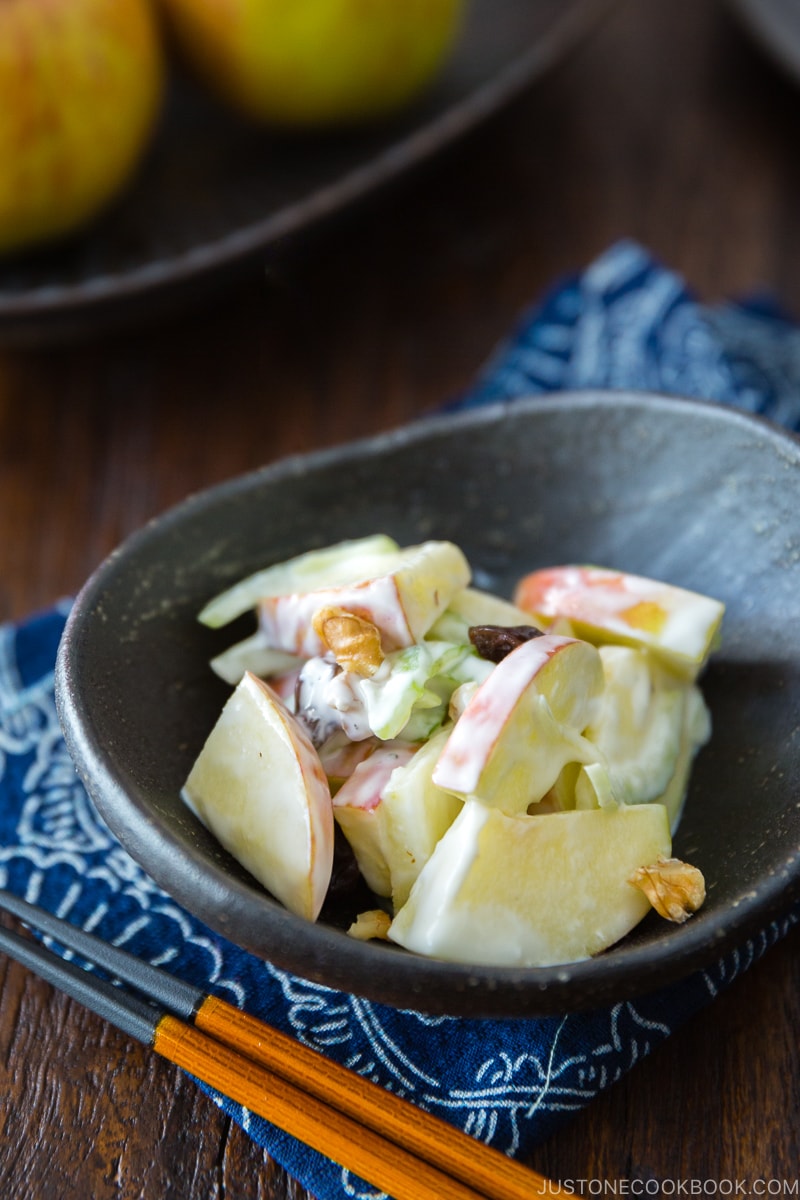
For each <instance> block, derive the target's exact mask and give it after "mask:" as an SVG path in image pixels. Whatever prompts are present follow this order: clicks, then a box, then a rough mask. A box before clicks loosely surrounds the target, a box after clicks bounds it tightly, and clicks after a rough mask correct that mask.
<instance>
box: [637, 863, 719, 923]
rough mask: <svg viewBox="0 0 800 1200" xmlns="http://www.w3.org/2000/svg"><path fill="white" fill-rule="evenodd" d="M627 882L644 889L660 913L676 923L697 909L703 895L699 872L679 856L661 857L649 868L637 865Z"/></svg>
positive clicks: (701, 878) (704, 890)
mask: <svg viewBox="0 0 800 1200" xmlns="http://www.w3.org/2000/svg"><path fill="white" fill-rule="evenodd" d="M629 882H630V883H632V884H633V885H634V887H638V888H640V889H641V891H643V892H644V894H645V896H646V897H647V899H648V900H649V901H650V903H651V904H652V906H653V908H654V909H655V910H656V912H657V913H658V914H659V916H661V917H665V918H666V920H668V921H676V922H677V923H678V924H682V923H683V922H684V921H686V920H688V918H689V917H690V916H691V915H692V913H694V912H697V910H698V908H699V907H700V905H701V904H702V903H703V901H704V900H705V898H706V884H705V880H704V879H703V874H702V872H701V871H698V869H697V867H692V866H690V865H689V863H685V862H681V860H680V859H679V858H660V859H659V860H658V862H655V863H652V864H651V865H650V866H649V867H637V869H636V870H635V871H634V873H633V874H632V875H631V877H630V880H629Z"/></svg>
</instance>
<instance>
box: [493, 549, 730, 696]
mask: <svg viewBox="0 0 800 1200" xmlns="http://www.w3.org/2000/svg"><path fill="white" fill-rule="evenodd" d="M514 602H515V603H516V604H517V605H518V606H519V607H520V608H522V609H525V611H526V612H529V613H531V615H532V616H533V617H534V618H535V619H536V620H537V621H540V622H542V623H543V624H544V625H550V624H551V623H552V622H553V621H556V620H566V621H568V622H569V624H570V626H571V627H572V629H573V631H574V633H575V634H576V636H577V637H582V638H586V639H587V640H588V641H591V642H595V643H602V642H619V643H621V644H623V645H629V646H643V647H645V648H646V649H649V650H651V651H652V652H653V653H655V654H657V655H658V656H659V657H660V658H661V659H662V660H663V661H665V662H666V663H667V664H668V665H669V666H670V667H671V668H672V669H673V670H675V671H677V672H678V673H679V674H681V675H684V676H686V677H687V678H690V679H693V678H695V677H696V676H697V674H698V672H699V671H700V670H701V668H702V667H703V666H704V665H705V662H706V659H707V658H708V655H709V652H710V651H711V649H712V648H713V646H714V644H715V641H716V639H717V637H718V634H719V629H720V624H721V622H722V617H723V614H724V611H725V609H724V605H723V604H721V603H720V602H719V601H718V600H714V599H712V598H710V597H709V596H703V595H700V594H699V593H697V592H691V591H688V590H687V589H685V588H679V587H674V586H673V585H671V584H668V583H659V582H657V581H655V580H652V579H646V578H644V577H642V576H640V575H628V574H625V573H623V572H621V571H611V570H608V569H607V568H604V567H591V566H588V567H584V566H564V567H549V568H545V569H544V570H541V571H533V572H532V573H531V574H530V575H526V576H525V578H524V579H521V580H520V582H519V583H518V585H517V588H516V590H515V593H514Z"/></svg>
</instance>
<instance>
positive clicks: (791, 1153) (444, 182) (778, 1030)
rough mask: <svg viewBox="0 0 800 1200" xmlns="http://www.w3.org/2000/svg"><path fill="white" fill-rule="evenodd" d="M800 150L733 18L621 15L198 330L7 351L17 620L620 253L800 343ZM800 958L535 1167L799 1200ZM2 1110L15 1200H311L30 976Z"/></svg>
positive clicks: (458, 373)
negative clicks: (745, 296)
mask: <svg viewBox="0 0 800 1200" xmlns="http://www.w3.org/2000/svg"><path fill="white" fill-rule="evenodd" d="M799 145H800V86H798V85H796V84H795V83H794V82H793V81H792V80H790V79H788V78H786V77H784V76H783V75H782V74H781V73H780V71H778V70H777V69H776V68H774V67H773V66H772V64H771V63H770V62H768V61H767V60H766V58H764V57H762V55H761V53H760V52H759V51H758V50H757V49H756V48H755V47H754V46H752V45H751V43H750V42H749V40H748V39H747V38H746V37H745V36H744V35H743V33H742V32H741V31H740V29H739V28H738V26H737V24H736V22H735V21H734V20H733V18H732V17H731V15H730V13H729V12H728V11H727V9H726V7H725V5H724V4H722V3H715V2H714V0H625V2H622V3H620V4H619V6H618V7H617V8H616V10H615V11H614V13H613V14H612V16H611V17H610V18H609V19H608V21H607V22H606V23H605V25H604V27H603V28H602V29H601V30H600V31H599V32H598V33H597V34H596V35H595V36H594V37H593V38H592V39H591V41H590V42H589V43H588V44H586V45H585V46H584V47H583V48H582V49H581V50H580V51H579V52H578V53H576V54H575V55H574V56H573V57H572V58H571V59H570V61H569V62H568V63H566V64H564V65H563V66H562V67H560V68H559V69H558V70H557V71H556V72H554V73H553V74H552V75H551V76H550V77H549V78H548V79H546V80H545V81H544V82H542V83H541V84H539V85H537V87H536V88H535V89H533V90H532V91H531V92H530V93H529V94H527V95H526V96H525V97H524V98H523V99H521V100H520V101H518V102H516V103H515V104H514V105H513V106H512V107H511V108H510V109H509V110H508V111H506V112H505V113H503V114H502V115H501V116H500V117H498V118H497V119H494V120H492V122H491V123H490V124H489V125H487V126H486V127H484V128H483V129H482V130H480V131H479V132H478V133H477V134H475V135H474V136H471V137H470V138H469V139H468V141H466V142H465V143H464V144H462V145H460V146H459V147H457V148H454V149H452V150H451V151H449V152H448V153H447V154H446V155H445V156H444V157H443V158H442V159H441V160H439V161H437V162H436V163H433V164H430V165H429V166H428V167H426V168H425V169H424V170H423V171H421V172H419V173H417V174H415V175H414V177H413V178H409V179H407V180H406V181H405V182H404V183H403V184H402V185H401V186H399V187H397V188H393V189H392V190H391V191H388V192H386V193H384V194H382V195H380V196H378V197H377V198H375V199H374V200H373V201H372V202H370V204H369V205H368V206H364V207H361V208H360V209H358V210H357V211H354V212H351V213H349V214H348V215H346V216H344V217H341V218H339V219H337V220H336V221H335V222H333V223H331V224H328V225H326V226H325V227H324V228H320V229H317V230H315V231H314V232H313V233H312V234H309V235H307V236H305V237H304V238H303V239H302V240H301V241H299V242H297V243H289V244H286V245H284V246H282V247H280V248H279V250H278V251H276V253H275V255H274V256H271V257H270V259H269V261H267V262H265V263H264V264H263V270H259V272H257V273H256V274H255V275H254V276H253V277H252V278H249V279H245V280H243V281H242V282H241V283H239V284H236V285H235V286H234V287H232V288H230V289H229V290H227V291H226V292H225V293H224V294H220V295H218V296H216V297H214V298H213V299H212V300H211V301H205V302H204V305H203V307H202V308H201V307H198V308H196V309H195V310H194V311H190V312H183V313H181V314H178V315H176V316H175V317H174V318H171V319H169V320H164V319H162V320H160V321H159V322H158V323H153V324H152V325H151V326H150V327H146V328H138V329H135V330H130V331H127V332H121V333H118V334H115V335H114V336H104V337H102V338H96V339H92V338H85V339H84V340H83V341H82V342H81V343H79V344H64V345H60V346H56V347H50V348H48V347H43V346H39V347H27V348H24V349H14V348H6V349H3V350H0V548H1V549H0V553H1V554H2V570H1V571H0V619H4V620H5V619H16V618H21V617H24V616H26V615H27V614H28V613H30V612H31V611H32V610H35V609H37V608H43V607H46V606H48V605H50V604H51V603H53V602H54V601H55V600H56V599H58V598H59V597H61V596H64V595H68V594H72V593H74V592H75V591H76V589H77V588H78V587H79V586H80V585H81V583H82V582H83V580H84V579H85V577H86V576H87V575H88V574H89V572H90V571H91V570H92V569H93V568H94V567H95V566H96V565H97V564H98V563H99V562H100V560H101V559H102V558H103V557H104V556H105V555H106V554H107V553H108V552H109V551H110V550H111V549H112V548H113V547H114V545H115V544H116V543H117V542H119V541H120V539H121V538H123V537H124V536H125V535H126V534H127V533H129V532H130V531H132V530H133V529H135V528H137V527H138V526H140V525H141V524H142V523H143V522H144V521H145V520H147V518H148V517H150V516H152V515H154V514H156V513H158V512H159V511H161V510H162V509H164V508H165V507H166V506H168V505H170V504H172V503H173V502H175V501H177V500H179V499H181V498H182V497H183V496H185V495H186V494H187V493H188V492H191V491H194V490H196V489H198V488H200V487H204V486H206V485H209V484H211V483H214V482H216V481H218V480H221V479H224V478H227V477H229V476H231V475H233V474H236V473H238V472H241V471H243V470H246V469H248V468H251V467H255V466H258V465H261V464H262V463H265V462H268V461H270V460H272V459H274V458H276V457H279V456H281V455H284V454H286V453H290V452H295V451H302V450H305V449H309V448H312V447H318V446H325V445H331V444H333V443H335V442H339V441H343V440H346V439H350V438H352V437H356V436H358V435H361V434H367V433H371V432H375V431H377V430H381V429H385V428H388V427H390V426H394V425H397V424H399V423H401V422H404V421H406V420H408V419H410V418H413V417H414V416H415V415H417V414H420V413H422V412H424V411H425V410H427V409H429V408H431V407H433V406H435V405H437V404H439V403H441V402H442V401H443V400H444V399H446V398H447V397H449V396H451V395H454V394H455V393H457V392H458V391H459V390H460V389H462V388H464V387H465V386H466V385H467V384H468V383H469V381H470V380H471V379H472V377H473V376H474V374H475V372H476V370H477V369H478V368H479V367H480V366H481V364H482V363H483V362H484V361H485V359H486V358H487V356H488V355H489V354H490V352H491V350H492V348H493V347H494V345H495V344H496V342H497V340H498V339H499V338H501V337H502V336H503V335H504V334H505V333H506V332H507V331H508V330H509V328H510V327H511V325H512V324H513V322H514V321H515V319H516V318H517V317H518V315H519V314H520V312H521V311H522V310H523V309H524V308H525V307H526V306H527V305H529V304H530V303H531V302H532V301H533V300H534V299H535V298H536V297H537V296H539V295H540V294H541V292H542V290H543V289H544V288H545V287H547V286H548V285H549V284H551V283H552V282H553V281H554V280H556V279H558V278H559V277H560V276H562V275H563V274H565V273H566V272H569V271H571V270H574V269H579V268H580V267H581V266H583V265H584V264H586V263H587V262H588V261H590V260H591V259H592V258H593V257H594V256H596V255H597V254H598V253H600V252H601V251H602V250H603V249H605V248H606V247H607V246H608V245H609V243H610V242H612V241H613V240H615V239H617V238H620V237H632V238H635V239H638V240H639V241H641V242H642V243H644V244H645V245H646V246H648V247H649V248H650V249H651V250H652V251H653V252H654V253H655V254H656V255H657V256H659V257H660V258H661V259H662V260H663V261H665V262H666V263H668V264H669V265H671V266H673V267H674V268H676V269H677V270H679V271H681V272H682V273H684V274H685V275H686V277H687V278H688V279H689V280H690V281H691V283H692V285H693V287H694V288H695V289H696V290H697V292H698V293H699V294H700V295H701V296H703V297H704V298H707V299H715V298H719V297H723V296H728V295H734V294H741V293H743V292H746V291H752V290H755V289H759V288H767V289H769V290H771V291H772V292H773V294H775V295H776V296H777V298H778V299H779V300H780V302H782V303H783V304H784V305H785V306H786V307H787V308H788V309H789V311H791V312H793V313H795V314H796V315H800V154H799V153H798V146H799ZM798 949H800V930H797V931H795V933H794V934H793V935H790V936H789V937H788V938H787V939H786V940H785V941H784V942H783V943H782V944H780V945H779V946H778V947H777V948H775V949H773V950H772V951H770V952H769V953H768V954H767V956H766V957H765V958H764V960H763V961H762V962H761V963H760V964H758V965H757V966H756V967H754V968H753V969H752V970H750V971H749V972H747V973H746V974H745V975H744V976H742V977H741V978H740V979H739V980H738V981H737V982H736V983H735V984H734V985H733V986H732V987H731V988H730V990H729V991H728V992H726V993H725V994H724V995H722V996H721V997H720V998H719V999H718V1000H717V1001H716V1002H715V1003H714V1004H713V1005H712V1006H711V1007H710V1008H708V1009H707V1010H706V1011H705V1012H703V1013H702V1014H700V1015H699V1016H697V1017H695V1018H694V1019H693V1020H692V1021H691V1022H690V1023H689V1024H688V1025H686V1026H685V1027H684V1028H683V1029H682V1030H681V1031H680V1032H678V1033H677V1034H676V1035H674V1036H673V1037H672V1038H671V1039H670V1040H669V1041H668V1043H667V1044H665V1045H664V1046H662V1047H661V1048H660V1049H659V1050H658V1051H656V1052H655V1053H654V1054H653V1055H652V1056H651V1057H650V1058H648V1059H647V1060H645V1061H643V1062H641V1063H639V1064H637V1066H636V1067H635V1069H633V1070H632V1071H631V1072H630V1073H629V1074H628V1075H627V1076H626V1077H625V1078H624V1079H623V1081H622V1082H620V1083H619V1084H617V1085H616V1086H615V1087H614V1088H612V1089H611V1090H610V1091H609V1092H608V1093H607V1094H606V1095H605V1096H604V1097H603V1098H601V1099H599V1100H597V1101H595V1102H594V1103H593V1104H592V1105H590V1107H589V1108H588V1109H587V1110H586V1111H585V1112H584V1113H582V1114H580V1115H578V1116H576V1117H575V1118H574V1119H572V1120H571V1121H570V1123H569V1124H568V1125H567V1126H566V1127H565V1128H564V1129H563V1130H562V1131H561V1132H560V1133H558V1134H557V1135H556V1136H554V1137H552V1138H550V1139H549V1140H548V1141H547V1142H546V1143H545V1144H543V1145H542V1146H541V1147H540V1148H539V1150H538V1151H537V1153H536V1155H535V1163H534V1164H533V1165H535V1166H536V1168H537V1169H538V1170H539V1171H541V1172H543V1173H544V1174H546V1175H548V1176H550V1177H551V1178H555V1179H560V1180H562V1181H567V1182H568V1181H573V1182H574V1184H575V1190H576V1191H580V1190H583V1191H584V1192H585V1193H586V1194H609V1192H608V1189H609V1188H613V1187H614V1186H616V1187H617V1188H618V1189H622V1192H623V1194H624V1188H625V1181H629V1186H630V1181H638V1183H637V1184H636V1186H638V1188H639V1194H643V1192H642V1189H643V1187H644V1185H645V1183H647V1187H648V1190H647V1192H646V1193H644V1194H647V1195H657V1194H659V1191H658V1190H656V1189H659V1190H661V1192H662V1194H664V1195H669V1194H677V1195H680V1194H698V1191H697V1189H698V1188H699V1187H703V1189H704V1191H703V1194H706V1195H707V1194H713V1193H714V1190H715V1188H716V1190H717V1192H718V1194H725V1191H726V1190H727V1191H729V1192H730V1194H734V1195H735V1194H739V1195H742V1194H745V1195H757V1194H794V1195H797V1183H796V1180H797V1177H798V1174H800V1168H799V1167H798V1164H800V1140H799V1135H798V1129H799V1128H800V1122H798V1116H800V1112H799V1111H798V1110H799V1109H800V1051H799V1050H798V1038H797V1028H798V1022H799V1021H800V999H799V998H798V997H800V965H799V964H798ZM0 1096H1V1097H2V1101H1V1102H0V1121H1V1124H0V1196H2V1197H3V1198H4V1200H17V1198H25V1200H27V1198H31V1200H40V1198H42V1197H51V1198H52V1200H72V1198H73V1197H74V1198H75V1200H86V1198H87V1197H88V1198H93V1200H111V1198H112V1197H113V1198H119V1197H123V1198H125V1200H128V1198H141V1200H164V1198H172V1197H174V1198H176V1200H185V1198H189V1197H192V1198H198V1197H199V1198H208V1200H211V1198H217V1197H219V1198H223V1197H225V1198H226V1200H234V1198H235V1200H240V1198H243V1200H250V1198H253V1200H256V1198H258V1200H261V1198H263V1200H308V1196H307V1193H306V1192H305V1191H304V1190H303V1189H302V1188H300V1187H298V1185H297V1184H296V1183H294V1182H293V1181H292V1180H291V1179H289V1178H288V1177H287V1176H286V1175H285V1173H284V1172H283V1171H282V1170H281V1169H280V1168H279V1167H278V1166H276V1165H275V1164H274V1163H272V1162H271V1161H270V1160H269V1158H268V1157H267V1156H266V1155H265V1154H264V1153H263V1152H262V1151H261V1150H259V1149H258V1148H256V1147H255V1146H254V1145H253V1144H252V1143H251V1142H250V1141H249V1139H248V1138H247V1137H246V1135H245V1134H243V1133H242V1132H241V1130H239V1129H238V1127H236V1126H234V1125H233V1124H231V1122H230V1121H229V1120H228V1119H227V1118H226V1117H225V1116H224V1115H223V1114H221V1113H220V1112H219V1111H218V1109H217V1108H216V1107H215V1106H214V1105H213V1104H212V1103H211V1102H210V1101H209V1100H208V1099H206V1097H205V1096H204V1095H203V1094H202V1093H201V1092H199V1090H198V1089H197V1087H196V1086H195V1085H194V1083H193V1082H192V1081H191V1080H190V1079H188V1078H187V1077H185V1076H184V1075H182V1074H181V1073H180V1072H179V1071H177V1070H175V1069H173V1068H170V1067H169V1066H168V1065H166V1064H165V1063H164V1062H162V1061H160V1060H158V1059H157V1058H156V1057H155V1056H154V1055H152V1054H151V1053H149V1052H147V1051H146V1050H143V1049H142V1048H140V1047H138V1046H135V1045H132V1044H130V1043H129V1042H128V1041H127V1040H126V1038H125V1037H123V1036H122V1035H120V1034H117V1033H116V1032H114V1031H113V1030H111V1029H109V1028H108V1027H106V1026H105V1025H104V1024H103V1023H102V1022H101V1021H99V1020H98V1019H96V1018H94V1017H92V1016H91V1015H89V1014H87V1013H86V1012H84V1011H83V1010H81V1009H80V1008H79V1007H78V1006H77V1005H75V1004H73V1003H71V1002H70V1001H68V1000H65V999H63V998H62V997H60V996H59V995H57V994H55V993H54V992H53V991H52V990H51V989H50V988H48V987H47V986H46V985H44V984H43V983H41V982H39V981H38V980H36V979H34V978H33V977H31V976H30V975H28V974H27V973H26V972H24V971H23V970H22V969H21V968H18V967H16V966H15V965H12V964H9V963H8V962H7V961H6V960H4V959H0ZM580 1180H584V1181H593V1183H591V1184H590V1183H588V1182H585V1183H584V1184H583V1185H581V1186H579V1184H578V1181H580ZM759 1180H761V1181H764V1182H763V1185H761V1184H759V1183H758V1182H757V1181H759ZM659 1181H660V1182H659ZM691 1181H699V1183H695V1184H693V1185H692V1184H691ZM726 1181H727V1183H726ZM772 1181H778V1182H777V1184H776V1183H774V1182H772ZM792 1181H794V1184H793V1186H794V1188H795V1190H794V1193H791V1191H790V1190H787V1189H791V1186H792ZM742 1185H743V1186H744V1188H745V1189H746V1190H744V1191H743V1190H742ZM767 1185H769V1188H770V1190H769V1191H767ZM690 1186H693V1187H694V1189H695V1191H694V1193H692V1192H691V1191H689V1188H690ZM759 1187H761V1188H762V1190H761V1193H759ZM776 1188H777V1189H778V1190H777V1191H776ZM600 1189H605V1191H602V1190H600ZM617 1194H620V1192H619V1191H618V1193H617ZM630 1194H636V1191H635V1188H633V1189H631V1193H630Z"/></svg>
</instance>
